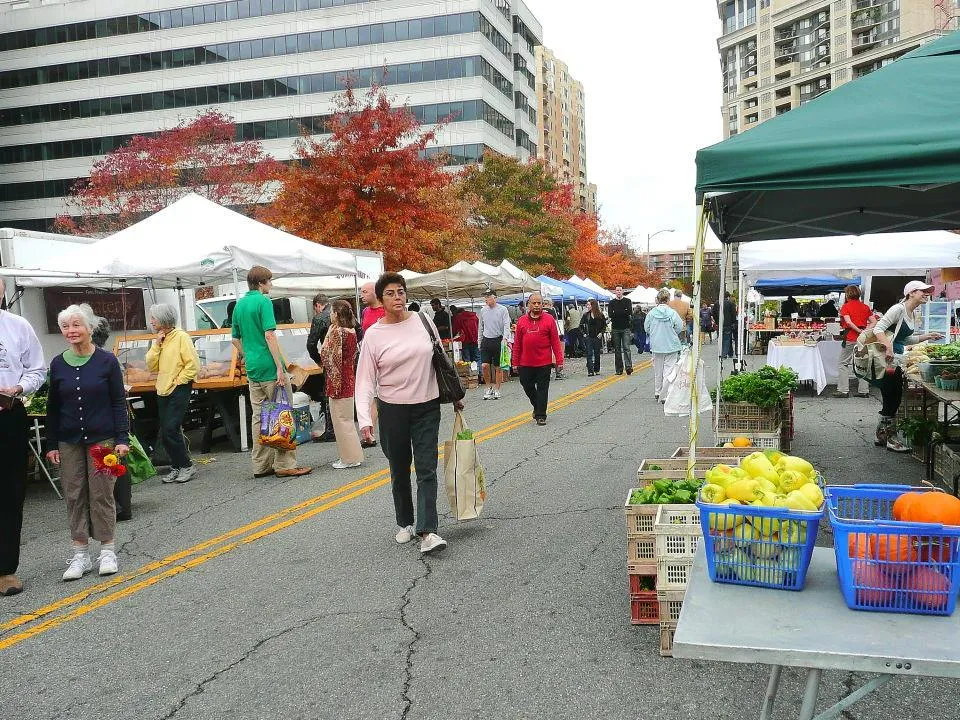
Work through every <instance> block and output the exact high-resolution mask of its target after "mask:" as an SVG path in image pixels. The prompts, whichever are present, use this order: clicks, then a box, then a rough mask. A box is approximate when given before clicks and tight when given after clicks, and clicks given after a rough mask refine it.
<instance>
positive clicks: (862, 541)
mask: <svg viewBox="0 0 960 720" xmlns="http://www.w3.org/2000/svg"><path fill="white" fill-rule="evenodd" d="M869 538H870V536H869V535H867V534H866V533H850V537H849V539H848V540H847V548H848V549H849V550H850V557H851V558H858V559H860V560H862V559H864V558H865V557H867V553H869V552H870V540H869Z"/></svg>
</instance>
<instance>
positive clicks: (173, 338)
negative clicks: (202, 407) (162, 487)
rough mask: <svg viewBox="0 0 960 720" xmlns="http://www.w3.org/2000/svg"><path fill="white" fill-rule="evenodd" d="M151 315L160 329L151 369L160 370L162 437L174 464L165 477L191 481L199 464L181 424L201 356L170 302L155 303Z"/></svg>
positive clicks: (165, 479)
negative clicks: (179, 324) (195, 460)
mask: <svg viewBox="0 0 960 720" xmlns="http://www.w3.org/2000/svg"><path fill="white" fill-rule="evenodd" d="M147 316H148V317H149V318H150V326H151V327H152V328H153V331H154V332H155V333H157V339H156V340H154V341H153V344H152V345H150V349H149V350H147V357H146V361H147V370H149V371H150V372H155V373H157V383H156V388H157V414H158V415H159V419H160V439H161V441H162V442H163V447H164V448H165V449H166V451H167V455H168V456H169V458H170V465H171V467H172V468H173V469H172V470H171V471H170V472H169V473H167V474H166V475H164V476H163V477H162V478H161V480H163V482H165V483H173V482H178V483H185V482H190V480H192V479H193V476H194V475H196V473H197V468H196V466H194V464H193V463H191V462H190V455H189V454H187V445H186V443H185V442H184V441H183V430H182V428H181V426H182V425H183V416H184V415H186V414H187V406H188V405H189V404H190V394H191V393H192V392H193V381H194V380H196V379H197V375H199V373H200V358H198V357H197V350H196V348H195V347H194V346H193V341H191V340H190V336H189V335H187V333H185V332H184V331H183V330H182V329H181V328H178V327H177V313H176V311H175V310H174V309H173V308H172V307H171V306H170V305H166V304H163V303H161V304H159V305H153V306H151V307H150V310H149V312H148V313H147Z"/></svg>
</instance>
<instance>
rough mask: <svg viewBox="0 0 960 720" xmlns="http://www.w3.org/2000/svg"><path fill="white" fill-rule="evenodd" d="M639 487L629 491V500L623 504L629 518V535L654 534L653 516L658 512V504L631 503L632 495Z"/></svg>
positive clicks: (625, 513)
mask: <svg viewBox="0 0 960 720" xmlns="http://www.w3.org/2000/svg"><path fill="white" fill-rule="evenodd" d="M637 489H638V488H631V490H630V491H629V492H628V493H627V501H626V502H625V503H624V505H623V512H624V515H625V516H626V518H627V537H628V538H630V537H637V536H641V535H651V536H652V535H653V518H654V516H655V515H656V514H657V507H658V506H657V505H631V504H630V496H631V495H633V493H634V492H635V491H636V490H637Z"/></svg>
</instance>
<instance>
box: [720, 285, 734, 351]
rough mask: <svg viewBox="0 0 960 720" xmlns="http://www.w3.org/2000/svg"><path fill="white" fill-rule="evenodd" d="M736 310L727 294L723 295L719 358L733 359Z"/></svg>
mask: <svg viewBox="0 0 960 720" xmlns="http://www.w3.org/2000/svg"><path fill="white" fill-rule="evenodd" d="M736 329H737V308H736V306H735V305H734V304H733V300H732V299H731V298H730V293H729V292H724V293H723V327H722V328H721V345H720V357H721V358H732V357H733V343H734V340H736Z"/></svg>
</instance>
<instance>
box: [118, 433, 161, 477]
mask: <svg viewBox="0 0 960 720" xmlns="http://www.w3.org/2000/svg"><path fill="white" fill-rule="evenodd" d="M123 464H124V465H126V466H127V471H128V472H129V473H130V482H132V483H133V484H134V485H136V484H137V483H142V482H143V481H144V480H149V479H150V478H152V477H154V476H155V475H156V474H157V469H156V468H155V467H154V466H153V463H152V462H150V458H149V456H148V455H147V453H146V451H145V450H144V449H143V445H141V444H140V441H139V440H137V437H136V435H133V434H132V433H131V434H130V452H129V453H127V456H126V457H125V458H124V459H123Z"/></svg>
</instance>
